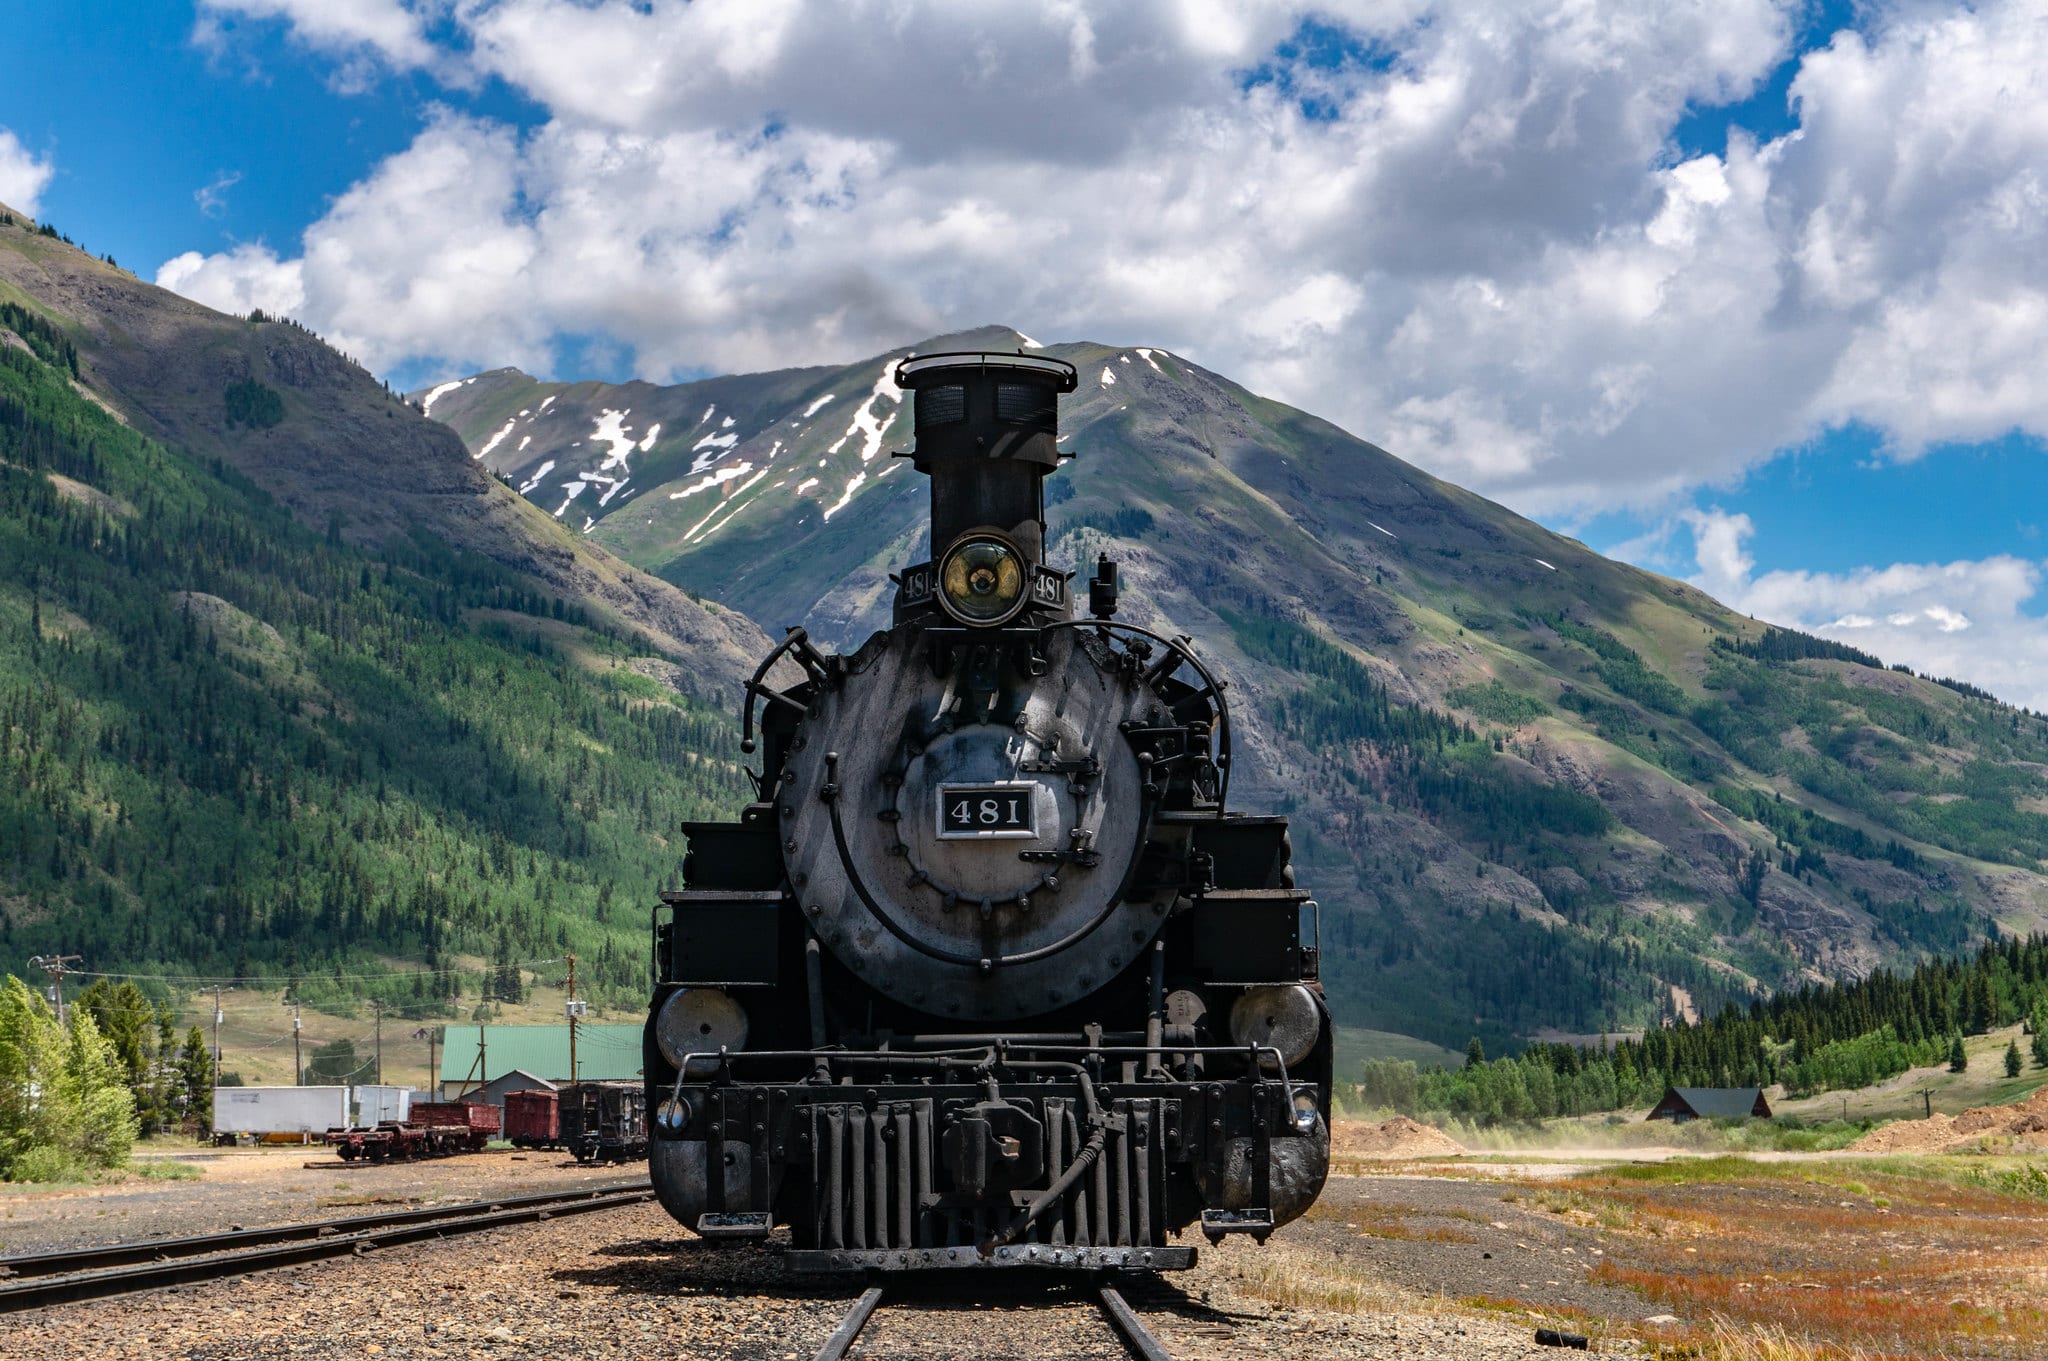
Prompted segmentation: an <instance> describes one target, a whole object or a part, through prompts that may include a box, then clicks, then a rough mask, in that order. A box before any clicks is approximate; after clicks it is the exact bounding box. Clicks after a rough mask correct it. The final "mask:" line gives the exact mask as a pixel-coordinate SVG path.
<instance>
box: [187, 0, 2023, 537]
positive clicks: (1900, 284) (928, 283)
mask: <svg viewBox="0 0 2048 1361" xmlns="http://www.w3.org/2000/svg"><path fill="white" fill-rule="evenodd" d="M207 4H208V9H209V12H216V13H228V12H230V11H232V12H233V13H236V14H239V15H243V16H248V17H263V16H268V17H271V18H274V19H277V20H282V21H284V22H287V23H290V24H291V25H292V26H293V31H294V32H295V33H297V34H299V35H300V37H301V38H302V39H303V40H305V41H306V42H308V43H309V44H313V45H315V46H319V47H322V48H323V49H325V50H331V51H336V52H349V51H353V52H357V53H362V52H372V53H375V54H377V56H378V58H379V59H380V60H382V61H384V62H386V63H387V64H388V65H390V66H393V67H420V68H425V69H429V70H433V71H435V72H436V74H437V75H440V76H441V77H442V78H443V79H447V80H451V81H476V80H482V79H485V78H491V77H495V78H499V79H502V80H504V81H505V82H507V83H508V84H510V85H511V86H512V87H514V88H515V89H517V90H519V91H520V92H522V93H524V94H525V95H527V96H528V97H530V98H531V99H533V100H535V101H536V102H537V103H538V104H540V105H541V106H542V107H543V108H545V109H546V110H547V118H546V120H545V121H544V122H543V123H542V124H541V125H540V126H538V127H535V128H533V129H531V130H530V131H527V132H524V133H516V132H514V131H511V130H508V129H504V128H500V127H495V126H492V125H490V124H488V123H486V122H483V121H480V120H477V119H474V118H469V117H465V116H462V115H458V114H454V113H448V112H445V111H444V112H440V113H437V114H435V115H434V116H433V118H432V120H431V122H430V123H429V125H428V126H427V127H426V128H425V129H424V130H423V131H422V132H421V133H420V135H419V137H418V139H417V140H416V141H415V143H414V144H413V145H412V146H411V147H410V148H408V149H406V150H405V151H403V152H401V153H399V154H398V155H396V156H394V157H393V158H391V159H390V160H389V161H387V162H385V163H384V164H383V165H382V166H380V167H379V168H377V169H376V170H375V171H374V172H373V173H372V174H371V175H369V176H368V177H367V178H366V179H365V180H364V181H363V182H362V183H360V184H358V185H356V186H355V187H353V188H352V189H350V190H349V191H348V192H347V193H346V194H344V195H342V196H341V197H340V198H339V199H338V200H337V201H336V203H335V205H334V207H333V209H332V210H331V211H330V212H329V213H328V214H327V215H326V216H325V217H324V218H323V219H321V220H320V221H319V222H318V223H316V224H314V225H313V226H312V227H311V228H310V229H309V230H308V231H307V233H306V236H305V239H304V241H303V242H302V243H301V246H300V251H299V254H298V256H297V257H296V258H287V259H283V260H279V261H275V262H274V264H275V266H276V269H277V270H278V271H283V272H289V271H291V270H297V271H298V274H299V278H300V280H301V282H302V285H303V290H304V313H303V315H304V316H305V319H306V320H307V321H308V322H309V323H311V324H312V325H314V326H315V327H317V328H319V329H320V330H322V331H323V332H325V333H327V334H330V335H333V336H335V337H337V338H338V339H342V340H343V341H344V343H346V344H347V345H348V346H349V347H350V348H351V349H352V350H353V351H354V352H356V353H358V354H360V355H362V356H363V357H364V358H365V359H366V360H367V361H368V362H370V363H372V364H374V365H382V366H389V365H394V364H397V363H400V362H402V361H406V360H428V361H433V362H435V363H437V364H446V365H461V364H467V365H475V366H483V365H490V364H500V363H519V364H522V365H526V366H529V367H538V368H540V369H542V370H546V369H548V368H549V366H550V353H551V349H550V346H551V338H552V337H554V336H557V335H560V334H575V335H584V336H588V335H600V336H604V337H608V338H610V339H612V340H615V341H617V342H618V343H621V344H623V345H626V346H629V347H631V349H632V351H633V352H634V354H635V356H636V362H637V367H638V368H639V370H640V372H641V373H642V374H643V375H644V376H647V377H651V378H656V379H660V378H665V377H669V376H672V375H674V374H676V373H679V372H683V371H691V370H702V369H713V370H733V369H745V368H759V367H771V366H783V365H788V364H797V363H807V362H820V361H825V360H834V359H837V360H845V359H850V358H853V357H855V356H857V355H859V354H861V353H863V352H869V351H872V350H875V349H879V348H883V347H885V346H888V345H892V344H896V343H901V342H904V341H907V340H912V339H917V338H921V337H922V336H923V335H925V334H929V333H931V332H934V331H940V330H947V329H953V328H957V327H960V326H965V325H972V324H978V323H982V322H989V321H1005V322H1011V323H1013V324H1016V325H1019V326H1022V327H1024V329H1026V330H1028V331H1031V332H1032V333H1034V334H1039V335H1045V334H1048V333H1050V334H1052V335H1054V336H1061V337H1083V336H1086V337H1089V338H1095V339H1102V340H1108V341H1112V342H1119V343H1125V342H1128V343H1152V344H1159V345H1164V346H1168V347H1171V348H1173V349H1175V350H1176V351H1178V352H1180V353H1183V354H1186V355H1188V356H1190V357H1191V358H1194V359H1195V360H1197V361H1198V362H1202V363H1205V364H1208V365H1210V366H1212V367H1214V368H1217V369H1219V370H1222V371H1224V372H1226V373H1229V374H1231V375H1232V376H1234V377H1238V378H1240V379H1242V380H1244V381H1246V382H1248V383H1249V384H1250V385H1251V386H1253V387H1254V388H1257V389H1259V390H1262V391H1266V392H1270V393H1271V394H1273V395H1275V396H1278V397H1281V398H1283V399H1286V400H1289V401H1293V402H1295V403H1297V404H1299V405H1302V406H1305V407H1307V408H1309V409H1311V410H1315V411H1317V412H1320V413H1322V414H1325V415H1328V416H1330V417H1332V418H1334V419H1336V420H1338V421H1340V422H1341V423H1343V424H1345V425H1346V426H1347V427H1349V428H1351V429H1353V430H1355V431H1357V432H1359V433H1360V434H1363V435H1365V436H1367V437H1368V438H1373V439H1375V440H1377V441H1379V442H1381V443H1384V444H1386V445H1387V446H1388V447H1389V448H1391V449H1392V450H1393V451H1394V452H1396V453H1397V454H1400V455H1402V456H1404V457H1407V458H1410V459H1411V460H1413V461H1416V462H1418V463H1421V464H1423V465H1425V466H1427V467H1429V468H1430V469H1431V470H1432V471H1436V472H1439V473H1441V474H1443V475H1445V476H1447V477H1450V478H1452V479H1453V480H1456V481H1459V482H1463V483H1465V484H1467V485H1471V486H1474V487H1476V488H1478V489H1479V490H1482V491H1485V492H1487V493H1489V494H1491V495H1495V496H1498V497H1502V498H1504V499H1507V500H1509V501H1510V502H1512V503H1513V504H1516V505H1518V506H1520V507H1522V508H1524V509H1528V510H1532V511H1544V512H1557V511H1562V510H1566V509H1573V508H1578V509H1586V508H1597V507H1611V506H1615V505H1622V504H1632V505H1637V506H1643V505H1651V504H1656V503H1659V502H1661V501H1664V500H1666V499H1667V498H1669V497H1671V496H1673V495H1675V494H1677V493H1679V492H1681V491H1683V490H1684V489H1686V488H1689V487H1695V486H1698V485H1700V484H1702V483H1710V482H1713V481H1716V480H1719V479H1724V478H1727V477H1729V476H1732V475H1734V474H1735V473H1737V472H1739V471H1740V470H1741V469H1742V468H1744V467H1746V466H1748V465H1749V464H1752V463H1754V462H1756V461H1758V460H1760V459H1762V458H1764V457H1766V456H1768V455H1769V454H1770V453H1771V452H1772V451H1774V450H1776V449H1779V448H1782V447H1785V446H1787V445H1791V444H1796V443H1799V442H1802V441H1804V440H1806V439H1808V438H1811V437H1812V436H1813V435H1814V434H1815V433H1817V432H1818V431H1820V430H1823V429H1825V428H1827V427H1829V426H1831V425H1835V424H1839V423H1841V422H1845V421H1856V420H1861V421H1867V422H1871V423H1873V424H1875V425H1877V426H1879V427H1880V428H1882V429H1883V430H1884V431H1885V432H1886V433H1887V434H1888V436H1889V437H1890V438H1891V439H1892V440H1893V442H1894V452H1895V453H1897V454H1898V455H1901V456H1907V455H1911V454H1913V453H1915V452H1917V451H1919V450H1921V449H1922V448H1924V446H1925V445H1926V444H1928V443H1929V442H1931V441H1940V440H1944V439H1953V438H1976V437H1979V436H1981V435H1984V434H1987V433H1997V432H1999V431H2002V430H2004V429H2007V428H2010V427H2012V426H2015V425H2017V426H2019V427H2021V428H2024V429H2028V430H2033V431H2037V432H2040V431H2048V386H2044V385H2041V384H2038V383H2036V382H2034V381H2033V380H2032V378H2033V375H2032V368H2033V366H2034V363H2035V356H2036V355H2038V354H2039V353H2040V351H2041V349H2042V342H2043V340H2044V338H2048V265H2044V263H2043V262H2044V261H2048V250H2044V249H2043V247H2044V246H2048V240H2043V239H2042V238H2043V236H2044V234H2048V228H2044V226H2043V225H2042V224H2043V223H2048V213H2044V212H2043V211H2042V209H2043V208H2044V207H2048V203H2044V202H2043V200H2044V197H2048V89H2044V86H2043V81H2044V79H2048V77H2044V75H2043V74H2042V73H2044V72H2048V25H2043V24H2040V23H2038V22H2036V20H2035V18H2034V14H2035V7H2034V6H2033V5H2031V4H2027V3H2023V2H2022V0H1986V3H1984V4H1981V5H1978V6H1977V7H1975V8H1973V9H1969V10H1958V11H1945V10H1936V9H1932V8H1929V7H1926V6H1923V5H1919V4H1902V5H1900V6H1899V7H1897V8H1895V9H1891V10H1883V9H1878V10H1873V11H1871V12H1870V15H1869V17H1868V18H1867V20H1866V29H1865V33H1866V36H1857V35H1856V34H1851V33H1844V34H1842V35H1839V36H1837V37H1836V38H1835V39H1834V40H1833V42H1832V43H1831V44H1830V45H1828V46H1827V47H1826V48H1825V49H1823V50H1820V51H1816V52H1811V53H1808V54H1807V55H1806V56H1805V57H1804V58H1802V59H1801V64H1800V67H1799V72H1798V75H1797V78H1796V80H1795V82H1794V84H1793V87H1792V90H1793V95H1794V97H1795V98H1796V100H1797V116H1798V126H1797V128H1796V130H1795V131H1794V132H1793V133H1792V134H1791V135H1789V136H1787V137H1784V138H1781V139H1779V140H1776V141H1773V142H1770V143H1767V144H1764V145H1758V144H1757V143H1756V142H1755V141H1754V140H1753V139H1751V138H1748V137H1746V136H1744V135H1742V134H1740V133H1736V134H1734V135H1732V136H1731V138H1730V140H1729V144H1728V145H1727V147H1726V148H1725V150H1722V149H1719V148H1717V149H1715V150H1713V151H1712V152H1711V153H1710V154H1705V155H1698V156H1693V157H1691V158H1689V159H1684V160H1679V159H1677V157H1676V156H1675V155H1674V153H1673V148H1672V137H1673V132H1674V129H1675V128H1676V127H1677V126H1678V124H1679V122H1680V120H1681V119H1682V118H1683V117H1684V116H1685V115H1686V114H1687V112H1688V111H1689V110H1691V109H1694V108H1696V107H1698V106H1701V105H1714V104H1717V103H1724V102H1727V101H1730V100H1735V99H1740V98H1743V97H1745V96H1747V95H1748V94H1750V93H1751V92H1752V91H1754V90H1755V89H1756V88H1757V87H1758V85H1759V84H1760V82H1761V81H1763V80H1764V78H1765V77H1767V76H1768V75H1769V74H1770V72H1771V71H1772V70H1773V69H1774V68H1775V67H1777V66H1778V65H1779V64H1780V63H1781V62H1782V61H1784V60H1785V59H1787V57H1788V56H1789V55H1790V42H1791V34H1792V32H1793V26H1792V24H1791V22H1790V19H1789V14H1790V12H1791V11H1793V10H1796V9H1797V8H1798V5H1797V3H1796V0H1673V3H1667V4H1661V5H1657V6H1648V7H1646V6H1642V5H1639V4H1634V3H1629V2H1628V0H1580V3H1574V4H1570V5H1564V6H1551V7H1535V6H1528V5H1524V4H1520V3H1509V2H1508V0H1495V2H1494V3H1485V2H1484V0H1468V2H1467V3H1461V4H1456V5H1452V4H1448V3H1428V2H1427V0H1349V2H1348V3H1338V4H1326V5H1317V6H1313V7H1310V6H1307V5H1303V4H1289V3H1283V2H1282V0H1266V2H1265V3H1256V4H1254V3H1244V4H1233V5H1225V4H1219V3H1197V2H1196V0H1183V2H1182V3H1174V2H1173V0H1129V3H1123V4H1118V5H1115V6H1083V5H1080V4H1075V3H1047V4H1041V5H1033V6H966V5H957V4H938V3H919V2H918V0H845V2H844V3H832V4H815V5H806V4H801V3H798V0H744V2H742V0H696V3H690V4H682V3H675V2H674V0H653V2H652V3H625V0H495V3H489V4H484V3H479V2H478V0H455V3H452V4H450V5H447V6H446V7H443V6H441V5H440V3H439V0H421V3H419V4H400V3H397V0H378V2H377V3H365V4H361V5H344V4H342V3H340V0H207ZM1311 13H1313V14H1314V15H1316V16H1318V17H1320V18H1321V19H1323V20H1326V21H1330V22H1336V23H1341V24H1345V25H1348V26H1349V28H1350V29H1351V30H1352V31H1353V32H1354V33H1355V34H1356V35H1357V36H1358V38H1359V39H1360V41H1361V44H1364V43H1366V42H1370V43H1371V44H1372V45H1373V50H1374V51H1375V52H1376V53H1377V54H1379V57H1380V59H1375V60H1373V61H1370V62H1365V61H1358V62H1351V63H1348V64H1344V65H1341V66H1339V67H1337V68H1335V69H1310V68H1309V67H1307V66H1305V65H1303V64H1301V63H1299V62H1294V63H1290V62H1289V61H1287V60H1286V59H1284V58H1282V57H1280V56H1278V55H1276V53H1277V52H1278V51H1279V49H1280V47H1281V45H1282V44H1283V43H1284V42H1285V40H1286V39H1287V37H1288V36H1289V35H1290V34H1291V33H1293V32H1295V31H1296V30H1297V28H1298V25H1299V24H1300V22H1301V20H1302V19H1303V17H1304V16H1306V15H1309V14H1311ZM429 15H431V16H433V17H434V22H435V23H436V24H439V25H441V26H442V27H441V29H440V30H437V31H446V32H450V33H453V34H454V35H455V38H456V40H455V42H454V43H453V45H452V46H448V47H443V48H440V49H432V44H430V43H429V42H428V39H427V36H426V34H427V33H428V31H429V26H428V23H427V16H429ZM430 49H431V50H430ZM457 68H459V70H458V69H457ZM1261 71H1263V72H1264V76H1260V77H1259V78H1253V74H1254V73H1257V72H1261ZM1265 76H1270V77H1271V78H1270V79H1268V78H1265ZM1307 95H1313V96H1314V97H1315V99H1316V101H1317V102H1318V106H1319V107H1320V108H1322V109H1324V110H1327V111H1333V112H1334V116H1333V117H1327V118H1319V117H1311V116H1309V114H1308V113H1306V112H1304V110H1303V108H1302V107H1301V103H1300V100H1301V98H1302V97H1304V96H1307ZM216 258H221V257H216ZM211 263H212V262H211V261H208V262H207V264H208V265H209V266H210V265H211ZM242 263H243V265H244V266H246V265H247V264H249V263H250V262H248V261H246V260H245V261H243V262H242ZM173 264H174V265H176V266H177V267H178V271H179V273H178V276H177V277H182V278H191V279H198V280H209V281H211V280H213V279H214V277H215V273H216V272H215V271H213V270H211V269H210V268H206V267H201V266H195V265H192V264H190V263H189V262H186V261H185V259H184V257H181V259H180V261H176V262H173Z"/></svg>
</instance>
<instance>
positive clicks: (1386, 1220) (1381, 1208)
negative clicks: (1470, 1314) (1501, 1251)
mask: <svg viewBox="0 0 2048 1361" xmlns="http://www.w3.org/2000/svg"><path fill="white" fill-rule="evenodd" d="M1302 1217H1303V1218H1304V1219H1320V1220H1325V1221H1328V1222H1330V1223H1335V1224H1342V1225H1343V1226H1344V1227H1345V1228H1347V1229H1350V1230H1351V1231H1352V1232H1354V1233H1357V1234H1359V1235H1361V1236H1363V1237H1367V1238H1388V1239H1399V1240H1401V1241H1402V1242H1408V1243H1476V1242H1478V1241H1479V1240H1478V1239H1476V1238H1474V1237H1473V1236H1472V1235H1471V1234H1469V1233H1466V1232H1464V1231H1463V1230H1462V1229H1457V1228H1453V1227H1450V1226H1448V1225H1440V1224H1415V1223H1411V1222H1410V1221H1411V1220H1415V1219H1418V1218H1421V1219H1463V1220H1468V1221H1471V1222H1473V1223H1478V1222H1480V1221H1479V1217H1478V1216H1477V1215H1474V1214H1472V1213H1471V1212H1470V1211H1467V1210H1415V1209H1412V1208H1410V1207H1408V1206H1404V1205H1379V1204H1375V1203H1373V1202H1371V1201H1364V1202H1357V1201H1353V1202H1348V1203H1345V1204H1337V1203H1334V1202H1333V1201H1332V1200H1331V1199H1330V1198H1328V1197H1325V1198H1323V1199H1321V1200H1318V1201H1317V1202H1316V1203H1315V1204H1313V1205H1311V1206H1309V1209H1308V1213H1307V1214H1305V1215H1303V1216H1302Z"/></svg>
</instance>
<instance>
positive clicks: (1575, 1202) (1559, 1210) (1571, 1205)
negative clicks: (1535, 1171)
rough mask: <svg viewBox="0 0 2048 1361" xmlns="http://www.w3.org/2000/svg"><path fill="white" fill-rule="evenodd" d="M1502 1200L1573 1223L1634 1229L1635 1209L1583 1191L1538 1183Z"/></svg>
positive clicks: (1606, 1227) (1607, 1227) (1603, 1227)
mask: <svg viewBox="0 0 2048 1361" xmlns="http://www.w3.org/2000/svg"><path fill="white" fill-rule="evenodd" d="M1502 1199H1504V1200H1508V1201H1519V1202H1521V1203H1522V1204H1524V1205H1530V1206H1534V1207H1535V1208H1536V1209H1539V1210H1545V1211H1548V1212H1549V1213H1551V1214H1554V1215H1557V1216H1558V1217H1559V1218H1561V1219H1569V1220H1571V1221H1572V1222H1573V1223H1575V1224H1586V1225H1589V1226H1595V1227H1598V1228H1602V1229H1630V1228H1634V1227H1635V1223H1636V1214H1635V1211H1634V1210H1633V1209H1631V1208H1630V1207H1628V1206H1627V1205H1623V1204H1622V1203H1620V1202H1619V1201H1615V1200H1609V1199H1607V1198H1606V1197H1604V1196H1591V1195H1587V1194H1586V1193H1585V1192H1584V1191H1576V1190H1572V1189H1570V1188H1565V1189H1562V1190H1559V1189H1555V1188H1552V1187H1548V1186H1540V1187H1537V1188H1536V1189H1534V1190H1532V1191H1525V1192H1519V1193H1516V1192H1510V1193H1509V1194H1508V1195H1506V1196H1504V1197H1502Z"/></svg>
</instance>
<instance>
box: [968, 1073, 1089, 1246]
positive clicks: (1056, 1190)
mask: <svg viewBox="0 0 2048 1361" xmlns="http://www.w3.org/2000/svg"><path fill="white" fill-rule="evenodd" d="M1034 1066H1040V1067H1044V1066H1050V1065H1034ZM1059 1066H1061V1067H1065V1066H1066V1065H1064V1064H1062V1065H1059ZM1073 1067H1074V1073H1075V1076H1076V1077H1078V1078H1079V1079H1080V1082H1081V1104H1082V1106H1084V1107H1085V1108H1086V1109H1087V1113H1088V1114H1087V1119H1088V1125H1089V1127H1090V1128H1091V1129H1092V1130H1093V1131H1094V1133H1092V1134H1090V1135H1089V1136H1088V1142H1087V1143H1085V1144H1083V1145H1082V1146H1081V1151H1080V1152H1079V1153H1077V1154H1075V1155H1074V1161H1073V1162H1071V1163H1069V1164H1067V1170H1066V1171H1064V1172H1062V1173H1060V1174H1059V1176H1057V1177H1055V1178H1053V1183H1052V1185H1051V1186H1048V1187H1046V1188H1045V1190H1044V1191H1042V1192H1040V1193H1039V1194H1038V1196H1037V1197H1036V1198H1034V1199H1033V1200H1032V1202H1031V1203H1030V1204H1029V1205H1027V1206H1025V1207H1024V1209H1023V1210H1021V1211H1020V1212H1019V1213H1018V1215H1017V1217H1016V1218H1015V1219H1013V1220H1011V1221H1010V1224H1009V1227H1008V1228H1005V1229H1003V1230H1001V1231H1000V1232H998V1233H995V1234H993V1235H991V1236H990V1237H989V1239H988V1241H986V1242H984V1243H983V1244H981V1247H980V1251H981V1255H982V1256H984V1257H993V1256H994V1255H995V1251H996V1249H997V1248H1001V1247H1007V1246H1009V1245H1010V1244H1011V1243H1014V1242H1016V1241H1017V1240H1018V1239H1019V1238H1022V1237H1023V1236H1024V1231H1025V1230H1026V1229H1028V1228H1030V1227H1031V1226H1032V1225H1033V1224H1035V1223H1037V1222H1038V1221H1039V1219H1040V1218H1042V1217H1043V1216H1044V1214H1045V1212H1046V1211H1047V1210H1050V1209H1051V1208H1052V1207H1053V1206H1055V1205H1057V1204H1059V1202H1060V1201H1061V1200H1062V1199H1064V1198H1065V1196H1066V1194H1067V1192H1069V1191H1071V1190H1073V1189H1074V1184H1075V1183H1076V1182H1078V1181H1080V1180H1081V1178H1082V1176H1083V1175H1084V1174H1085V1173H1086V1172H1087V1171H1088V1169H1089V1168H1091V1167H1093V1166H1094V1165H1095V1161H1096V1159H1098V1158H1100V1157H1101V1156H1102V1150H1103V1149H1104V1148H1105V1147H1107V1146H1108V1144H1109V1123H1110V1122H1109V1119H1108V1117H1106V1116H1104V1115H1103V1113H1102V1107H1101V1106H1100V1105H1099V1104H1097V1103H1096V1100H1095V1084H1094V1083H1093V1082H1091V1081H1090V1080H1089V1078H1088V1070H1087V1069H1085V1068H1083V1067H1081V1065H1079V1064H1075V1065H1073Z"/></svg>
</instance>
